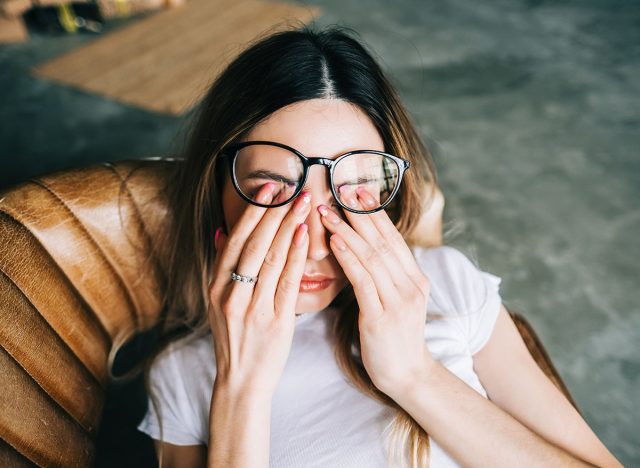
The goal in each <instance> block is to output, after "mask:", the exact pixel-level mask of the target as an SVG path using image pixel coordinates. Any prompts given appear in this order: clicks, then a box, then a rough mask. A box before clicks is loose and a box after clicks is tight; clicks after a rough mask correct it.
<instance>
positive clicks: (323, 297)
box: [296, 284, 340, 315]
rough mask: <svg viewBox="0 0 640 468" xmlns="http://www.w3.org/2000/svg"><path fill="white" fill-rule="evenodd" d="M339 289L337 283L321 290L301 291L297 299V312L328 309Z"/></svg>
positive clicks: (298, 313)
mask: <svg viewBox="0 0 640 468" xmlns="http://www.w3.org/2000/svg"><path fill="white" fill-rule="evenodd" d="M339 291H340V289H339V288H338V285H336V284H334V285H332V286H330V287H328V288H326V289H323V290H320V291H300V292H299V293H298V300H297V301H296V314H297V315H300V314H304V313H308V312H319V311H321V310H324V309H326V308H327V307H328V306H329V304H331V301H333V300H334V299H335V297H336V296H337V295H338V292H339Z"/></svg>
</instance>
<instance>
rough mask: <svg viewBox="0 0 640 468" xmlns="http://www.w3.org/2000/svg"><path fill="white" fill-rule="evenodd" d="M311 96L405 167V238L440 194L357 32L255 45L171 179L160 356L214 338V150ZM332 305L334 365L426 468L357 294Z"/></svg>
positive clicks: (201, 119) (216, 98) (424, 449)
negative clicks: (370, 133) (355, 116)
mask: <svg viewBox="0 0 640 468" xmlns="http://www.w3.org/2000/svg"><path fill="white" fill-rule="evenodd" d="M317 98H326V99H341V100H344V101H347V102H349V103H352V104H354V105H356V106H358V107H359V108H360V109H361V110H362V111H364V112H365V113H366V114H367V115H368V116H369V117H370V118H371V120H372V121H373V123H374V125H375V126H376V128H377V130H378V131H379V133H380V135H381V137H382V140H383V142H384V146H385V151H387V152H389V153H393V154H396V155H398V156H400V157H402V158H404V159H408V160H409V161H410V163H411V168H410V170H409V171H407V172H406V173H405V178H404V180H403V185H402V187H401V188H400V192H399V193H398V195H397V196H396V198H395V199H394V201H393V202H392V204H391V205H390V206H389V207H387V212H388V213H389V215H390V217H391V219H392V220H393V221H394V223H395V225H396V227H397V228H398V230H399V231H400V232H401V233H402V234H403V235H405V234H408V233H411V232H412V230H413V229H414V228H415V226H416V225H417V223H418V221H419V219H420V216H421V214H422V210H423V209H424V208H425V207H427V208H428V207H429V205H430V204H429V200H431V199H433V197H434V194H435V190H436V187H437V181H436V174H435V168H434V164H433V160H432V158H431V155H430V154H429V152H428V151H427V149H426V147H425V146H424V144H423V143H422V141H421V139H420V138H419V136H418V134H417V132H416V129H415V126H414V125H413V123H412V121H411V119H410V117H409V115H408V113H407V111H406V110H405V108H404V106H403V105H402V104H401V102H400V99H399V97H398V95H397V94H396V92H395V91H394V89H393V87H392V85H391V84H390V82H389V81H388V79H387V78H386V77H385V75H384V73H383V71H382V69H381V68H380V66H379V65H378V63H377V62H376V60H375V59H374V58H373V56H372V54H371V53H370V52H368V51H367V49H366V48H365V47H364V46H363V44H362V43H361V41H360V40H358V39H357V35H356V34H355V33H354V32H353V31H351V30H348V29H345V28H338V27H330V28H325V29H322V30H314V29H313V28H310V27H306V26H305V27H302V28H297V29H293V30H287V31H282V32H276V33H272V34H270V35H268V36H267V37H264V38H262V39H260V40H258V41H256V42H254V43H253V44H252V45H251V46H250V47H248V48H247V49H245V50H244V51H243V52H242V53H241V54H240V55H239V56H238V57H237V58H236V59H235V60H233V61H232V62H231V63H230V64H229V65H228V67H227V68H226V69H225V70H224V71H223V72H222V73H221V74H220V75H219V76H218V77H217V79H215V81H214V82H213V83H212V85H211V87H210V88H209V90H208V92H207V93H206V95H205V97H204V99H203V101H202V102H201V103H200V105H199V108H198V109H197V112H196V114H195V118H194V121H193V124H192V125H191V126H190V132H189V134H188V136H187V140H186V144H185V148H184V151H183V152H182V154H181V160H180V162H179V164H177V165H176V172H175V174H174V175H173V176H172V178H171V180H170V185H169V192H168V197H169V203H170V205H169V206H170V210H171V213H172V216H173V222H172V223H171V225H170V226H168V229H167V230H166V232H164V233H163V235H165V236H166V239H165V241H164V242H162V243H161V244H163V245H166V248H167V254H168V255H167V257H166V258H167V265H166V271H167V272H170V273H169V274H168V275H167V278H166V287H165V296H164V298H163V300H164V302H163V304H164V308H163V313H162V316H161V319H160V323H159V324H158V327H157V329H158V330H159V336H160V339H159V341H158V349H157V352H159V351H161V350H162V349H163V348H164V347H165V346H166V345H167V343H168V342H171V341H173V340H176V339H177V338H178V337H181V336H184V335H185V334H188V335H191V336H193V337H197V336H202V335H204V334H206V333H210V327H209V323H208V314H207V310H208V300H209V298H208V293H207V291H208V285H209V283H210V282H211V280H212V277H211V275H212V271H211V269H212V266H213V262H214V257H215V250H214V248H213V241H212V239H213V233H214V230H215V229H216V228H217V227H218V226H224V216H223V212H222V188H223V184H224V181H225V176H226V171H225V167H224V164H222V163H221V162H220V160H219V158H218V156H219V152H220V150H221V149H222V148H223V147H224V146H225V145H227V144H229V143H233V142H236V141H238V140H239V139H240V138H242V136H243V135H244V134H245V133H246V132H248V131H249V130H250V129H251V128H253V127H254V126H255V125H256V124H257V123H259V122H260V121H262V120H263V119H265V118H267V117H268V116H269V115H270V114H272V113H273V112H275V111H277V110H278V109H281V108H283V107H285V106H287V105H289V104H292V103H295V102H299V101H303V100H308V99H317ZM425 200H427V202H426V203H425ZM331 305H332V306H335V307H337V308H338V309H339V310H340V313H339V314H336V315H335V317H336V318H335V320H334V322H333V323H332V331H333V334H334V336H335V340H336V348H335V358H336V361H337V363H338V365H339V366H340V368H341V369H342V370H343V372H344V373H345V375H346V376H347V377H348V378H349V380H350V381H351V382H352V383H353V385H354V386H355V387H356V388H358V389H359V390H360V391H362V392H363V393H364V394H365V395H367V396H369V397H371V398H374V399H376V400H377V401H379V402H381V403H382V404H385V405H388V406H390V407H392V408H394V409H395V410H397V415H396V417H395V418H394V420H393V421H392V424H391V427H392V431H391V434H390V435H391V436H392V437H393V438H394V439H395V442H396V443H394V444H392V446H391V449H392V450H394V451H393V453H394V456H395V457H398V456H399V455H398V454H399V453H400V452H399V451H400V450H404V449H405V448H406V449H408V457H407V456H401V459H402V460H403V461H404V460H406V459H407V458H408V459H409V460H410V464H411V466H412V467H418V466H426V465H427V464H428V461H429V452H430V447H429V438H428V435H427V433H426V432H425V431H424V430H423V429H422V428H421V427H420V426H419V425H418V423H417V422H416V421H415V420H414V419H413V418H412V417H411V416H410V415H409V414H408V413H406V412H405V411H404V410H403V409H402V408H401V407H400V406H399V405H398V404H397V403H395V402H394V401H393V400H392V399H391V398H390V397H388V396H387V395H386V394H384V393H383V392H381V391H380V390H378V389H377V388H376V387H375V386H374V385H373V383H372V381H371V379H370V378H369V376H368V374H367V372H366V370H365V368H364V366H363V364H362V360H361V358H360V354H359V350H360V339H359V334H358V305H357V301H356V300H355V296H354V293H353V288H352V287H351V286H350V285H349V286H347V287H345V288H344V289H343V290H342V291H341V292H340V293H339V294H338V296H337V297H336V298H335V299H334V301H333V302H332V304H331ZM354 350H355V352H354ZM157 352H156V353H155V354H154V355H153V356H151V357H150V359H149V361H148V362H147V363H146V367H145V386H146V388H147V391H148V394H149V395H150V396H151V397H152V398H151V401H152V403H153V404H154V407H156V408H157V405H156V404H155V401H154V399H153V395H152V393H151V392H150V391H149V382H148V372H149V368H150V366H151V364H152V362H153V359H154V358H155V356H156V355H157ZM390 454H391V452H390ZM400 455H401V454H400ZM397 464H398V463H395V464H394V466H396V465H397Z"/></svg>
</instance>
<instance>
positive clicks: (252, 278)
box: [231, 271, 258, 283]
mask: <svg viewBox="0 0 640 468" xmlns="http://www.w3.org/2000/svg"><path fill="white" fill-rule="evenodd" d="M231 280H232V281H240V282H241V283H255V282H256V281H258V277H257V276H242V275H239V274H238V273H236V272H235V271H233V272H231Z"/></svg>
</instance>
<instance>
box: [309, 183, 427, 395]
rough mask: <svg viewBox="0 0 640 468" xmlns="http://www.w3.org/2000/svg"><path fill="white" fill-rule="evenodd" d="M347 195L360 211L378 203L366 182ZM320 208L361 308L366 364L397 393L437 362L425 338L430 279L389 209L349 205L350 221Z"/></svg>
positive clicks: (343, 192) (386, 389)
mask: <svg viewBox="0 0 640 468" xmlns="http://www.w3.org/2000/svg"><path fill="white" fill-rule="evenodd" d="M343 189H344V187H343ZM356 195H357V196H356ZM341 199H342V200H345V201H346V202H347V203H349V204H350V206H352V207H353V208H355V209H359V210H364V209H372V208H374V207H375V206H377V205H378V202H377V200H376V199H375V198H374V197H373V196H372V195H371V194H370V193H369V192H368V191H367V190H366V189H364V187H359V188H358V189H357V190H356V191H349V190H348V189H347V190H341ZM318 211H319V212H320V214H321V215H322V218H323V223H324V225H325V226H326V228H327V229H328V230H329V231H330V232H331V233H332V236H331V238H330V245H331V249H332V251H333V254H334V255H335V257H336V259H337V260H338V263H339V264H340V266H341V267H342V269H343V270H344V272H345V274H346V276H347V278H348V279H349V281H350V282H351V284H352V285H353V289H354V293H355V295H356V299H357V301H358V305H359V307H360V314H359V320H358V328H359V331H360V347H361V355H362V361H363V364H364V366H365V368H366V370H367V372H368V374H369V376H370V377H371V380H372V382H373V383H374V385H375V386H376V387H377V388H378V389H380V390H381V391H383V392H385V393H386V394H388V395H389V396H392V398H393V392H397V391H399V390H400V389H403V388H406V386H407V385H410V383H411V382H414V381H415V379H416V378H419V377H420V376H421V375H423V373H424V372H426V370H427V369H428V367H429V364H430V363H432V362H433V357H432V356H431V354H430V352H429V350H428V349H427V347H426V344H425V339H424V327H425V322H426V315H427V300H428V298H429V291H430V284H429V279H428V278H427V277H426V276H425V275H424V274H423V273H422V271H421V270H420V267H418V265H417V264H416V261H415V258H414V256H413V254H412V253H411V250H410V249H409V247H408V246H407V244H406V242H405V241H404V239H403V237H402V234H400V232H399V231H398V230H397V229H396V227H395V226H394V224H393V223H392V221H391V220H390V219H389V217H388V216H387V213H386V212H385V211H384V210H380V211H378V212H376V213H372V214H369V215H365V214H357V213H351V212H349V211H347V210H344V214H345V215H346V217H347V220H348V223H347V222H344V220H343V219H341V218H340V216H338V215H337V214H336V213H335V212H333V211H332V210H331V209H329V208H328V207H327V206H325V205H320V206H319V207H318Z"/></svg>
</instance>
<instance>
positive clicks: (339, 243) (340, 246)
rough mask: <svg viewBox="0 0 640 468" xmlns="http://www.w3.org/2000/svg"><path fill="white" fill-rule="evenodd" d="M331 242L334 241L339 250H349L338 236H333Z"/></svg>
mask: <svg viewBox="0 0 640 468" xmlns="http://www.w3.org/2000/svg"><path fill="white" fill-rule="evenodd" d="M331 240H332V241H333V243H334V244H336V247H338V250H342V251H345V250H347V244H345V243H344V241H343V240H342V239H340V237H339V236H338V235H336V234H334V235H333V236H331Z"/></svg>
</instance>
